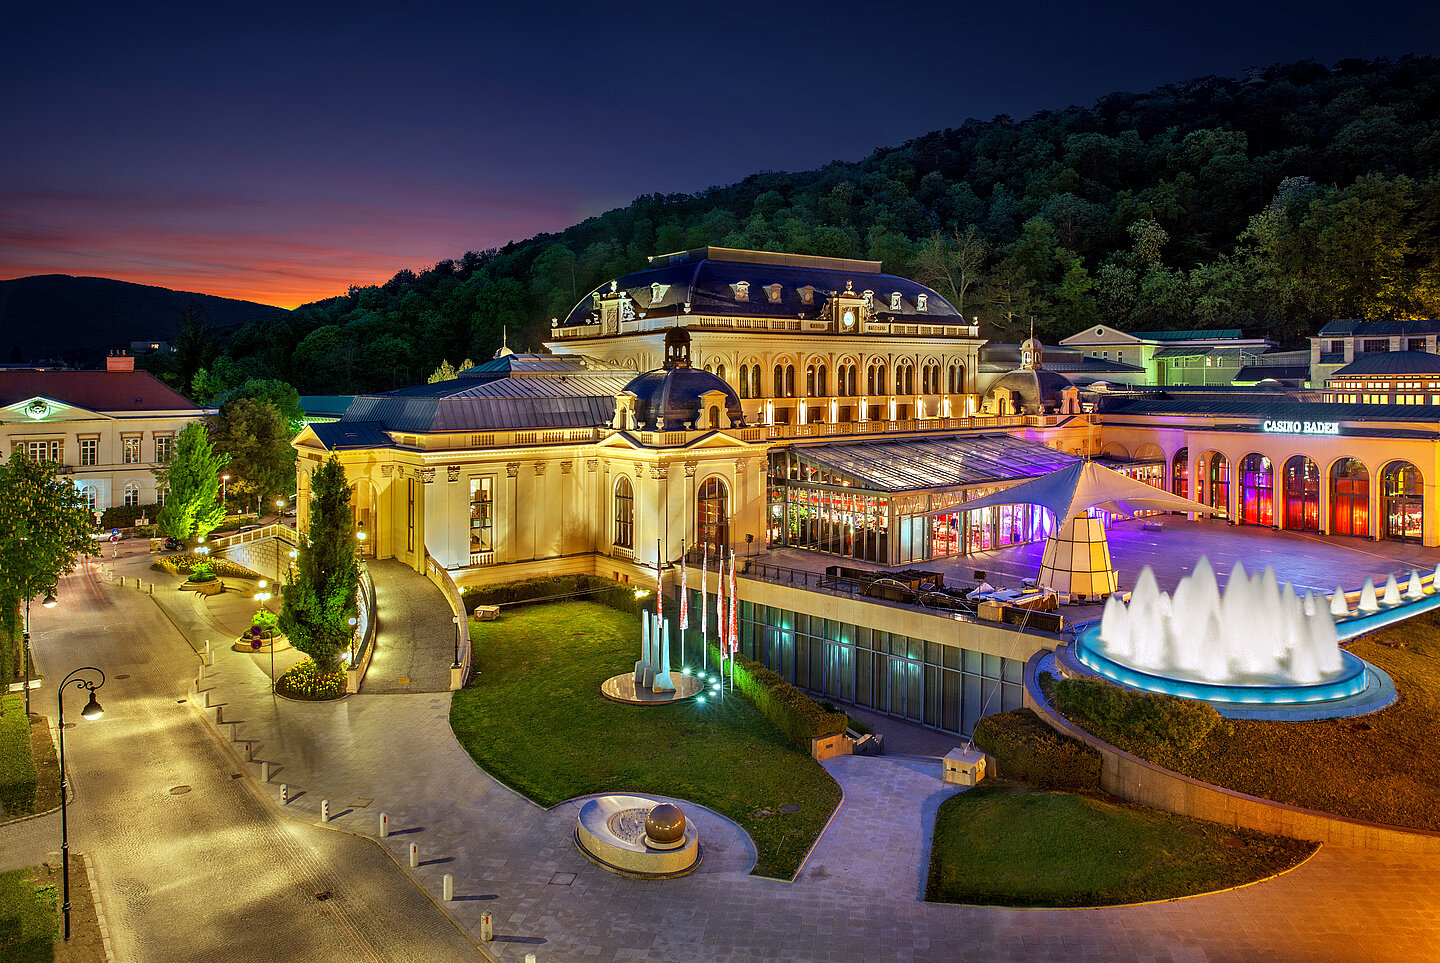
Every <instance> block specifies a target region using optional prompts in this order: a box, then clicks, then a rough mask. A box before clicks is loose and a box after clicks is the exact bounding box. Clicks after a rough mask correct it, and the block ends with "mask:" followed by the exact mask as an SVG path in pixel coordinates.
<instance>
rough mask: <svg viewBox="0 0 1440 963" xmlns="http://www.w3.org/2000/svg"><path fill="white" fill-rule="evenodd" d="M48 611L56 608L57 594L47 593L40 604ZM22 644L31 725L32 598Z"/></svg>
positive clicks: (26, 705) (28, 713)
mask: <svg viewBox="0 0 1440 963" xmlns="http://www.w3.org/2000/svg"><path fill="white" fill-rule="evenodd" d="M40 604H41V605H43V606H45V608H47V609H53V608H54V607H55V593H54V592H46V593H45V600H44V601H43V602H41V603H40ZM24 636H25V637H24V639H23V640H22V642H21V649H22V650H23V651H22V652H21V658H22V659H23V660H24V662H25V720H26V722H25V724H26V725H27V726H28V725H29V724H30V722H29V720H30V596H28V595H27V596H26V597H25V633H24Z"/></svg>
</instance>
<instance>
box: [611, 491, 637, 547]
mask: <svg viewBox="0 0 1440 963" xmlns="http://www.w3.org/2000/svg"><path fill="white" fill-rule="evenodd" d="M634 543H635V492H634V489H632V488H631V487H630V479H629V478H626V477H625V476H624V475H621V476H620V480H619V481H617V482H616V483H615V544H616V545H617V546H619V547H620V548H632V547H634Z"/></svg>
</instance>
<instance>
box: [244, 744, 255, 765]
mask: <svg viewBox="0 0 1440 963" xmlns="http://www.w3.org/2000/svg"><path fill="white" fill-rule="evenodd" d="M245 761H246V762H254V761H255V743H253V742H247V743H245Z"/></svg>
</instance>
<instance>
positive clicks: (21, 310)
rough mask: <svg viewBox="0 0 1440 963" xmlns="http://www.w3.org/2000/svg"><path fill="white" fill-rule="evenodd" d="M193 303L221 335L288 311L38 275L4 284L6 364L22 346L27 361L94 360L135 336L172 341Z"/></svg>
mask: <svg viewBox="0 0 1440 963" xmlns="http://www.w3.org/2000/svg"><path fill="white" fill-rule="evenodd" d="M192 300H195V301H199V302H200V303H201V304H202V305H204V307H205V312H206V314H207V315H208V316H209V318H210V324H211V326H212V327H213V328H214V329H215V332H216V334H217V335H220V334H222V333H225V332H228V331H231V330H233V329H235V328H238V327H240V326H241V325H243V324H245V323H247V322H249V321H259V320H263V319H265V318H268V317H271V316H272V315H275V314H286V313H288V312H286V311H285V309H284V308H277V307H273V306H271V305H268V304H257V303H255V302H254V301H239V300H236V299H234V298H222V297H217V296H216V295H213V294H198V293H195V292H191V291H172V290H171V289H170V288H162V287H157V286H155V285H151V284H135V283H132V282H130V281H116V280H114V279H112V278H92V277H74V276H72V275H69V274H37V275H34V276H32V277H25V278H15V279H14V280H10V281H0V361H9V360H10V359H11V357H12V354H13V352H14V349H15V348H16V347H17V346H18V347H19V349H20V354H21V356H22V360H25V361H38V360H42V359H50V358H63V359H64V360H66V361H68V362H70V363H72V364H81V365H85V364H94V363H95V362H96V361H97V360H98V359H99V358H102V357H104V355H105V353H106V352H107V351H108V350H110V349H111V348H128V347H129V346H130V342H132V341H168V340H170V338H171V336H172V335H173V334H174V332H175V328H176V325H177V324H178V323H179V321H180V312H181V311H183V310H184V308H185V306H186V305H187V304H189V303H190V302H191V301H192Z"/></svg>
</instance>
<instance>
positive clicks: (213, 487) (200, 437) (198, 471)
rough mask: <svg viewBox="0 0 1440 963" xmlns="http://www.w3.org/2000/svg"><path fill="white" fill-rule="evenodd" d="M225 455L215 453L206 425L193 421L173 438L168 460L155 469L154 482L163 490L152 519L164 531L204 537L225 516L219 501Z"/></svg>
mask: <svg viewBox="0 0 1440 963" xmlns="http://www.w3.org/2000/svg"><path fill="white" fill-rule="evenodd" d="M225 462H226V457H225V456H224V455H220V454H216V452H215V449H214V447H213V446H212V445H211V444H210V434H209V432H208V431H207V430H206V428H205V425H204V424H203V423H202V422H199V421H192V422H190V424H188V425H186V426H185V427H184V428H183V429H181V431H180V436H179V437H178V438H176V439H175V454H174V455H173V456H172V457H171V459H170V464H169V465H167V466H165V467H164V468H157V469H155V471H154V475H155V483H156V485H157V486H159V487H162V488H164V489H165V490H166V494H165V504H164V506H163V507H162V508H161V509H160V514H159V516H158V517H157V518H156V520H155V523H156V524H157V525H158V526H159V528H160V531H161V532H162V533H164V534H166V535H171V536H174V537H175V538H179V539H188V538H190V537H191V536H192V535H194V536H197V537H199V538H204V537H205V536H206V535H209V534H210V532H211V531H213V530H214V529H215V526H217V525H219V524H220V523H221V522H222V521H224V520H225V506H224V505H222V504H221V503H220V469H221V468H223V467H224V466H225Z"/></svg>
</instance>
